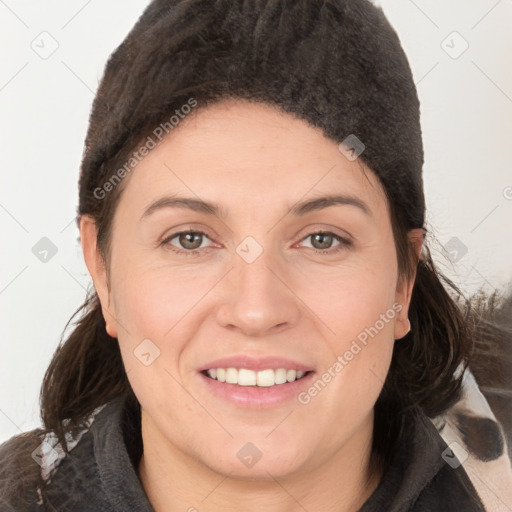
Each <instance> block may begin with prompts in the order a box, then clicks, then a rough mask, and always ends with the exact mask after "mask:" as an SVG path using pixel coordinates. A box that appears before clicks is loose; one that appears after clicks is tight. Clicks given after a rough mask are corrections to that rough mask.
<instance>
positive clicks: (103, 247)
mask: <svg viewBox="0 0 512 512" xmlns="http://www.w3.org/2000/svg"><path fill="white" fill-rule="evenodd" d="M361 13H363V14H364V15H365V16H362V14H361ZM345 16H349V19H350V20H351V24H350V27H351V28H350V29H349V28H347V27H345V29H346V30H353V31H354V34H356V35H357V34H361V42H360V44H361V45H362V46H369V47H371V48H372V51H373V49H374V48H375V49H378V48H379V47H380V46H383V48H382V49H380V50H379V51H380V52H381V54H379V55H377V56H376V57H375V59H381V60H382V61H383V62H384V64H383V66H387V68H386V67H384V68H382V69H380V72H382V70H383V69H384V71H385V73H384V75H385V76H386V77H387V78H386V79H387V80H395V81H396V83H395V82H393V84H392V85H391V88H395V89H396V91H395V93H396V97H397V98H398V99H399V100H400V101H399V103H400V109H401V110H400V112H398V113H396V120H397V121H396V122H397V123H398V122H402V124H401V125H400V127H399V128H400V130H401V133H400V137H399V138H400V141H399V142H397V143H401V144H404V145H405V146H406V145H407V144H408V142H409V139H408V137H411V138H412V139H411V140H413V141H414V142H415V143H416V142H417V138H418V137H420V128H419V117H418V116H419V112H418V102H417V96H416V92H415V90H414V87H413V86H412V87H411V83H412V82H411V77H410V70H409V68H408V66H407V63H406V61H405V57H404V56H403V54H402V53H401V52H397V51H396V44H398V43H397V42H396V41H397V39H396V36H395V34H394V32H393V31H392V30H391V29H390V28H389V26H388V24H387V21H386V20H385V18H384V16H383V14H382V12H381V11H380V10H379V9H377V8H375V7H373V6H371V4H370V3H369V2H366V1H362V0H361V1H360V0H357V1H355V0H350V1H347V0H339V1H335V0H332V1H324V2H322V1H314V0H307V1H306V0H293V1H292V0H269V1H262V0H260V1H244V0H239V1H231V0H230V1H226V0H182V1H179V0H168V1H164V0H156V1H154V2H152V3H151V4H150V5H149V7H148V8H147V9H146V11H145V12H144V13H143V15H142V16H141V17H140V19H139V20H138V22H137V24H136V25H135V27H134V28H133V29H132V31H131V32H130V33H129V34H128V36H127V37H126V39H125V40H124V42H123V43H122V44H121V45H120V46H119V48H118V49H117V50H116V51H115V52H114V53H113V54H112V56H111V57H110V59H109V61H108V63H107V65H106V68H105V73H104V76H103V79H102V81H101V84H100V86H99V89H98V92H97V95H96V98H95V100H94V104H93V108H92V112H91V116H90V121H89V129H88V133H87V138H86V145H85V151H84V156H83V160H82V166H81V175H80V181H79V206H78V212H77V213H78V215H77V222H78V221H79V219H80V217H81V216H82V215H90V216H92V217H93V218H94V220H95V222H96V226H97V228H98V240H97V243H98V248H99V250H100V253H101V255H102V256H103V259H104V261H105V263H106V267H107V269H108V268H109V254H110V245H109V244H110V240H111V228H112V219H113V216H114V213H115V210H116V206H117V204H118V202H119V198H120V196H121V193H122V190H123V188H124V186H125V185H126V180H127V179H129V177H128V176H127V177H125V178H124V179H123V180H120V182H119V183H118V182H115V183H114V182H113V181H112V179H113V177H114V176H116V175H117V177H119V176H120V175H119V172H118V170H119V169H123V168H124V169H125V173H126V172H127V170H126V162H129V161H130V158H132V157H133V154H134V151H136V150H137V148H138V147H140V145H141V144H142V142H143V141H145V140H147V138H148V137H155V128H157V127H159V126H162V125H164V126H167V125H168V124H169V123H168V122H169V119H170V117H171V116H172V115H173V114H174V113H175V112H176V111H177V110H179V109H180V108H181V107H182V106H183V105H186V104H189V105H190V104H191V99H192V100H193V102H194V104H195V105H196V106H197V107H196V108H197V109H199V108H204V107H207V106H208V105H211V104H214V103H216V102H220V101H222V100H224V99H228V98H240V99H247V100H251V101H259V102H263V103H266V104H271V105H275V106H277V107H279V108H280V109H282V110H283V111H285V112H288V113H290V114H293V115H295V116H298V117H300V118H302V119H305V120H306V121H307V122H309V123H310V124H311V125H314V126H319V127H321V128H322V129H323V130H324V132H325V133H326V135H327V136H329V137H331V138H332V139H333V140H335V137H336V133H335V131H334V129H333V126H334V124H335V123H334V121H333V116H335V117H336V122H337V123H338V122H340V121H339V118H340V116H341V118H342V121H343V119H344V120H345V122H346V126H347V127H350V126H352V125H351V123H352V122H353V121H352V117H354V111H355V110H357V108H359V107H358V106H360V105H361V104H362V102H364V101H365V100H366V98H365V97H364V96H358V91H357V90H356V89H357V80H356V79H358V80H361V79H362V80H364V79H365V76H363V77H361V76H355V77H354V76H353V75H357V74H358V71H357V69H355V68H353V67H352V68H347V69H346V70H342V71H340V70H336V69H333V66H332V65H329V62H330V59H331V57H332V58H334V55H331V54H330V52H333V51H335V50H333V49H332V48H331V43H330V41H332V40H333V39H332V38H333V37H334V36H335V34H334V35H333V27H335V25H336V23H338V22H340V23H341V22H343V20H344V18H345ZM350 16H351V18H350ZM375 31H377V35H375V34H374V32H375ZM379 31H380V32H379ZM382 33H385V35H386V37H387V39H386V38H384V39H382V38H379V34H380V35H382ZM363 36H364V37H363ZM383 41H391V42H392V43H393V45H395V46H393V45H392V50H393V51H388V47H387V46H386V44H383ZM306 42H307V44H306ZM390 44H391V43H390ZM346 51H347V52H352V54H351V58H352V60H357V59H358V56H357V55H356V54H354V52H356V51H358V49H357V47H353V48H347V49H346ZM336 58H338V57H336ZM393 59H394V60H393ZM347 61H348V62H350V59H347ZM386 63H387V64H386ZM362 65H364V66H366V68H367V72H368V73H370V70H371V67H372V66H373V62H366V61H365V62H363V64H362ZM393 66H398V69H399V71H400V72H399V73H397V72H396V69H395V68H394V67H393ZM345 72H346V74H345V75H343V73H345ZM342 75H343V76H344V77H345V80H346V82H347V83H348V85H346V84H345V85H344V86H343V87H345V89H344V90H346V91H348V92H347V93H346V97H345V100H346V104H347V105H348V107H349V108H347V110H346V112H343V111H340V110H339V109H338V110H335V109H333V105H332V100H331V99H330V98H332V97H333V95H334V94H337V93H338V92H336V90H337V89H338V88H339V85H340V76H342ZM381 75H382V73H381ZM351 77H352V78H354V82H353V87H352V88H351V85H352V82H351V80H352V78H351ZM319 80H322V82H323V93H322V92H320V91H321V88H318V87H317V86H318V82H319ZM388 85H389V84H388ZM378 93H379V91H378V88H376V89H375V94H378ZM381 94H382V95H383V96H385V95H386V91H384V92H382V93H381ZM385 101H386V100H385V98H384V99H383V101H382V104H380V103H379V102H378V101H376V102H375V103H374V104H373V107H372V108H374V109H375V112H376V113H375V118H376V122H379V112H380V109H381V108H383V107H382V105H383V104H384V103H385ZM355 117H357V116H355ZM383 117H384V120H383V121H382V122H384V123H385V122H386V117H385V116H383ZM388 120H389V119H388ZM165 123H167V125H165ZM397 126H398V125H397ZM361 129H363V128H361ZM386 129H389V128H388V127H386ZM397 129H398V128H397ZM391 131H392V129H391ZM397 139H398V137H397ZM367 155H369V156H365V154H364V153H363V155H362V159H363V160H364V159H365V158H370V159H371V162H374V165H373V168H377V167H378V166H379V165H380V162H382V165H385V164H386V158H384V157H382V159H381V160H379V155H375V154H372V153H371V147H370V148H369V149H368V153H367ZM390 158H391V157H390V156H389V155H388V160H387V162H388V163H389V161H391V160H389V159H390ZM393 161H394V162H395V163H396V165H397V166H398V165H401V166H403V167H407V165H409V164H411V165H413V164H414V165H418V164H421V162H419V160H417V159H416V160H415V161H413V162H410V161H407V160H406V159H405V157H404V159H403V160H400V161H398V160H396V158H395V160H393ZM370 168H372V166H370ZM116 173H117V174H116ZM118 181H119V180H118ZM106 183H110V184H111V185H112V186H110V187H105V184H106ZM383 185H384V188H385V191H386V196H387V200H388V204H389V207H390V213H391V223H392V228H393V235H394V241H395V245H396V253H397V261H398V271H399V279H405V278H408V277H411V276H414V275H415V284H414V288H413V293H412V298H411V304H410V309H409V319H410V322H411V332H409V333H408V334H407V335H406V336H405V337H404V338H402V339H401V340H399V341H397V342H396V343H395V347H394V352H393V358H392V362H391V367H390V370H389V373H388V376H387V378H386V381H385V383H384V387H383V390H382V393H381V394H380V396H379V398H378V400H377V403H376V404H375V420H374V422H375V423H374V438H373V447H372V467H375V468H377V467H379V466H380V467H382V466H383V465H386V463H388V462H389V461H390V459H391V457H392V456H393V450H394V447H395V446H396V443H399V442H400V439H401V433H402V430H403V426H404V425H403V423H404V418H405V412H406V411H412V412H414V413H419V412H420V411H421V412H423V413H424V414H426V415H427V416H429V417H434V416H436V415H438V414H440V413H442V412H443V411H444V410H446V409H447V408H448V407H450V405H452V404H453V403H455V402H456V401H457V400H458V398H459V395H460V388H461V379H462V373H461V372H458V373H457V372H456V370H457V368H459V367H462V368H465V367H466V366H467V365H468V364H471V362H472V361H473V362H475V361H476V362H475V363H474V364H475V370H476V376H477V378H480V379H481V381H482V382H483V383H484V384H485V382H488V383H489V386H490V387H492V386H493V384H492V382H493V379H494V378H495V375H493V372H492V371H491V372H486V370H485V369H483V368H482V367H481V366H480V365H479V364H478V361H479V359H478V357H479V354H482V353H485V354H489V355H491V356H492V357H494V355H495V354H498V353H499V351H500V350H503V347H504V346H505V344H506V343H505V340H506V339H508V340H510V330H509V331H506V329H505V328H503V327H500V326H497V325H494V324H492V322H488V323H486V324H485V326H486V327H485V331H483V330H479V329H481V327H479V326H481V325H482V323H483V322H484V318H485V312H483V311H482V310H480V311H476V312H475V311H473V310H472V309H471V301H470V300H467V299H466V300H463V294H462V293H461V292H460V290H459V289H458V288H457V287H456V286H455V284H454V283H453V282H451V281H450V280H449V279H448V278H447V277H445V276H443V274H442V273H441V272H440V271H439V270H438V269H437V268H436V265H435V264H434V262H433V259H432V256H431V253H430V250H429V246H428V242H429V237H428V236H427V238H426V241H425V246H424V250H423V253H422V257H421V259H420V260H418V259H417V257H416V255H415V252H414V249H413V247H412V245H411V243H410V241H409V238H408V231H409V229H410V228H411V223H412V222H414V215H412V214H411V208H412V207H411V204H413V203H414V204H419V205H420V207H421V208H422V207H423V204H422V200H423V198H422V196H421V197H420V196H414V194H412V193H411V198H410V200H411V204H409V205H408V204H402V203H400V202H399V201H398V199H397V196H396V195H395V191H394V190H393V188H392V187H391V186H390V183H389V182H386V181H385V180H383ZM411 219H412V220H411ZM497 303H498V302H496V304H497ZM79 314H80V315H81V316H80V318H79V320H78V322H77V323H76V325H75V327H74V330H73V331H72V332H71V333H70V334H69V336H67V338H66V339H61V343H60V345H59V346H58V348H57V349H56V351H55V353H54V355H53V358H52V360H51V363H50V365H49V367H48V369H47V371H46V374H45V377H44V381H43V384H42V388H41V395H40V404H41V418H42V422H43V428H42V429H40V432H41V433H45V432H51V431H53V432H55V433H56V434H57V435H58V438H59V441H60V443H61V444H62V446H63V447H64V448H65V449H67V448H66V447H67V445H66V440H65V437H64V436H65V434H66V432H72V431H73V430H74V429H76V428H77V427H78V426H79V425H80V423H81V422H82V421H83V420H84V419H85V418H86V417H87V416H88V415H89V414H90V413H91V411H93V410H94V409H95V408H96V407H98V406H100V405H103V404H105V403H106V402H108V401H110V400H112V399H114V398H117V397H122V398H125V399H126V400H129V401H130V402H131V403H132V404H133V405H134V406H135V407H136V406H137V405H138V402H137V399H136V397H135V395H134V394H133V391H132V389H131V387H130V384H129V381H128V379H127V376H126V373H125V370H124V365H123V361H122V358H121V353H120V350H119V344H118V342H117V340H116V339H114V338H111V337H110V336H109V335H108V334H107V332H106V329H105V320H104V318H103V315H102V311H101V307H100V303H99V299H98V296H97V294H96V292H95V291H94V290H93V289H91V290H90V291H89V293H88V296H87V298H86V300H85V302H84V304H83V305H82V306H81V307H80V308H79V309H78V310H77V311H76V313H75V315H74V316H73V317H72V319H73V318H74V317H75V316H76V315H79ZM70 321H71V320H70ZM482 333H483V334H485V335H484V336H482ZM498 333H499V334H498ZM496 342H499V343H500V344H502V346H501V348H500V347H499V346H497V345H496ZM491 361H495V362H496V363H497V361H498V357H494V359H491ZM491 364H494V363H491ZM496 400H498V398H496ZM65 419H66V420H69V421H68V422H66V425H65V426H64V425H63V420H65ZM27 442H28V441H27ZM15 456H16V455H15V453H14V451H13V454H12V464H11V465H9V464H7V465H6V466H5V467H4V468H3V469H2V468H0V485H1V482H2V480H3V481H7V479H8V475H7V472H8V471H10V470H12V468H13V467H16V468H18V473H17V474H18V475H21V477H19V479H18V481H17V484H18V485H17V486H15V487H16V488H19V489H21V490H23V489H24V487H23V482H24V480H25V479H27V478H28V475H29V473H33V472H35V471H37V470H38V469H39V468H38V466H37V465H36V464H34V463H33V461H32V460H21V459H18V460H17V461H15ZM9 468H10V469H9ZM2 487H3V486H2ZM2 492H4V490H2ZM5 492H6V493H7V492H10V493H11V494H12V493H16V492H21V491H19V490H18V491H16V489H15V488H13V489H8V490H7V489H6V490H5ZM20 499H21V498H20Z"/></svg>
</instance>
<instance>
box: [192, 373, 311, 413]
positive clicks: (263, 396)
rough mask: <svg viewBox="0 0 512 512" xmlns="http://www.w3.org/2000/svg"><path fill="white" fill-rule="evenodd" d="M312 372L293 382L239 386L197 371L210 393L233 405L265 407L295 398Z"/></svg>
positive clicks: (307, 381) (305, 384)
mask: <svg viewBox="0 0 512 512" xmlns="http://www.w3.org/2000/svg"><path fill="white" fill-rule="evenodd" d="M314 373H315V372H310V373H308V374H307V375H305V376H304V377H302V378H301V379H299V380H295V381H293V382H287V383H286V384H276V385H274V386H268V387H258V386H239V385H238V384H228V383H227V382H219V381H218V380H215V379H210V378H209V377H207V376H206V375H204V374H202V373H199V376H200V377H201V378H202V380H203V381H204V382H205V384H206V385H207V386H208V389H209V390H210V391H211V392H212V393H214V394H216V395H217V396H220V397H221V398H224V399H225V400H228V401H229V402H231V403H233V404H235V405H238V406H240V407H255V408H266V407H275V406H278V405H281V404H283V403H285V402H287V401H289V400H291V399H297V396H298V395H299V393H300V392H301V391H303V390H304V388H306V387H308V386H309V385H310V382H311V380H312V378H313V375H314Z"/></svg>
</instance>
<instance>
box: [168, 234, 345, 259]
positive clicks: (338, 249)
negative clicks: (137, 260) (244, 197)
mask: <svg viewBox="0 0 512 512" xmlns="http://www.w3.org/2000/svg"><path fill="white" fill-rule="evenodd" d="M184 234H195V235H202V236H205V237H207V238H210V237H209V236H208V234H207V233H205V232H204V231H201V230H194V231H192V230H191V231H178V232H176V233H173V234H172V235H170V236H168V237H166V238H165V239H164V240H162V241H161V243H160V245H161V246H165V247H167V248H169V249H170V250H171V251H172V252H174V253H176V254H180V255H182V254H183V255H185V256H200V253H201V251H200V250H199V249H193V250H186V249H177V248H176V247H175V246H173V245H171V244H170V241H171V240H172V239H174V238H176V237H177V236H179V235H184ZM314 235H331V236H332V237H333V238H334V239H335V240H337V241H338V242H340V245H338V246H336V247H334V248H330V249H326V250H324V251H322V250H319V249H313V251H314V252H315V253H316V254H320V255H322V256H326V255H332V254H337V253H339V252H341V251H343V250H345V249H348V248H349V247H351V245H352V242H350V241H349V240H347V239H345V238H342V237H341V236H339V235H336V234H334V233H332V232H330V231H314V232H312V233H308V234H307V235H306V236H305V237H303V238H301V240H300V241H301V242H302V241H303V240H306V239H307V238H309V237H311V236H314Z"/></svg>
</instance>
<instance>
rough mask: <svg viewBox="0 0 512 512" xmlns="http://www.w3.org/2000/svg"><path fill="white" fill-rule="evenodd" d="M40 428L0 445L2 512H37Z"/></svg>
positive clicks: (0, 498) (39, 476)
mask: <svg viewBox="0 0 512 512" xmlns="http://www.w3.org/2000/svg"><path fill="white" fill-rule="evenodd" d="M43 438H44V433H43V431H42V430H41V429H34V430H31V431H28V432H24V433H23V434H20V435H17V436H13V437H11V438H10V439H9V440H7V441H5V442H4V443H2V444H1V445H0V506H1V510H2V511H6V512H11V511H16V512H17V511H20V510H37V508H36V507H37V501H38V499H39V497H38V494H37V487H38V485H39V483H40V478H41V472H40V465H39V462H40V459H39V460H38V457H37V455H36V454H37V452H38V448H39V446H40V444H41V441H42V440H43Z"/></svg>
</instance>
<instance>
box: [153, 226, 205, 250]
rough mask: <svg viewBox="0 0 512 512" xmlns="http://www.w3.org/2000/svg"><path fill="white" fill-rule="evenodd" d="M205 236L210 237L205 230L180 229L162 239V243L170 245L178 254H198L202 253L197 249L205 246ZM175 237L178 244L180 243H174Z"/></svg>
mask: <svg viewBox="0 0 512 512" xmlns="http://www.w3.org/2000/svg"><path fill="white" fill-rule="evenodd" d="M205 237H206V238H208V239H209V237H208V235H207V234H206V233H204V232H203V231H180V232H178V233H173V234H172V235H170V236H168V237H167V238H166V239H165V240H162V243H161V245H163V246H167V247H169V249H171V250H172V251H174V252H176V253H178V254H186V255H194V254H195V255H197V254H200V251H198V250H197V249H204V248H205V246H203V241H204V238H205ZM174 239H176V244H178V245H175V244H173V243H172V241H173V240H174ZM180 247H181V249H180ZM206 247H208V246H206Z"/></svg>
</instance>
